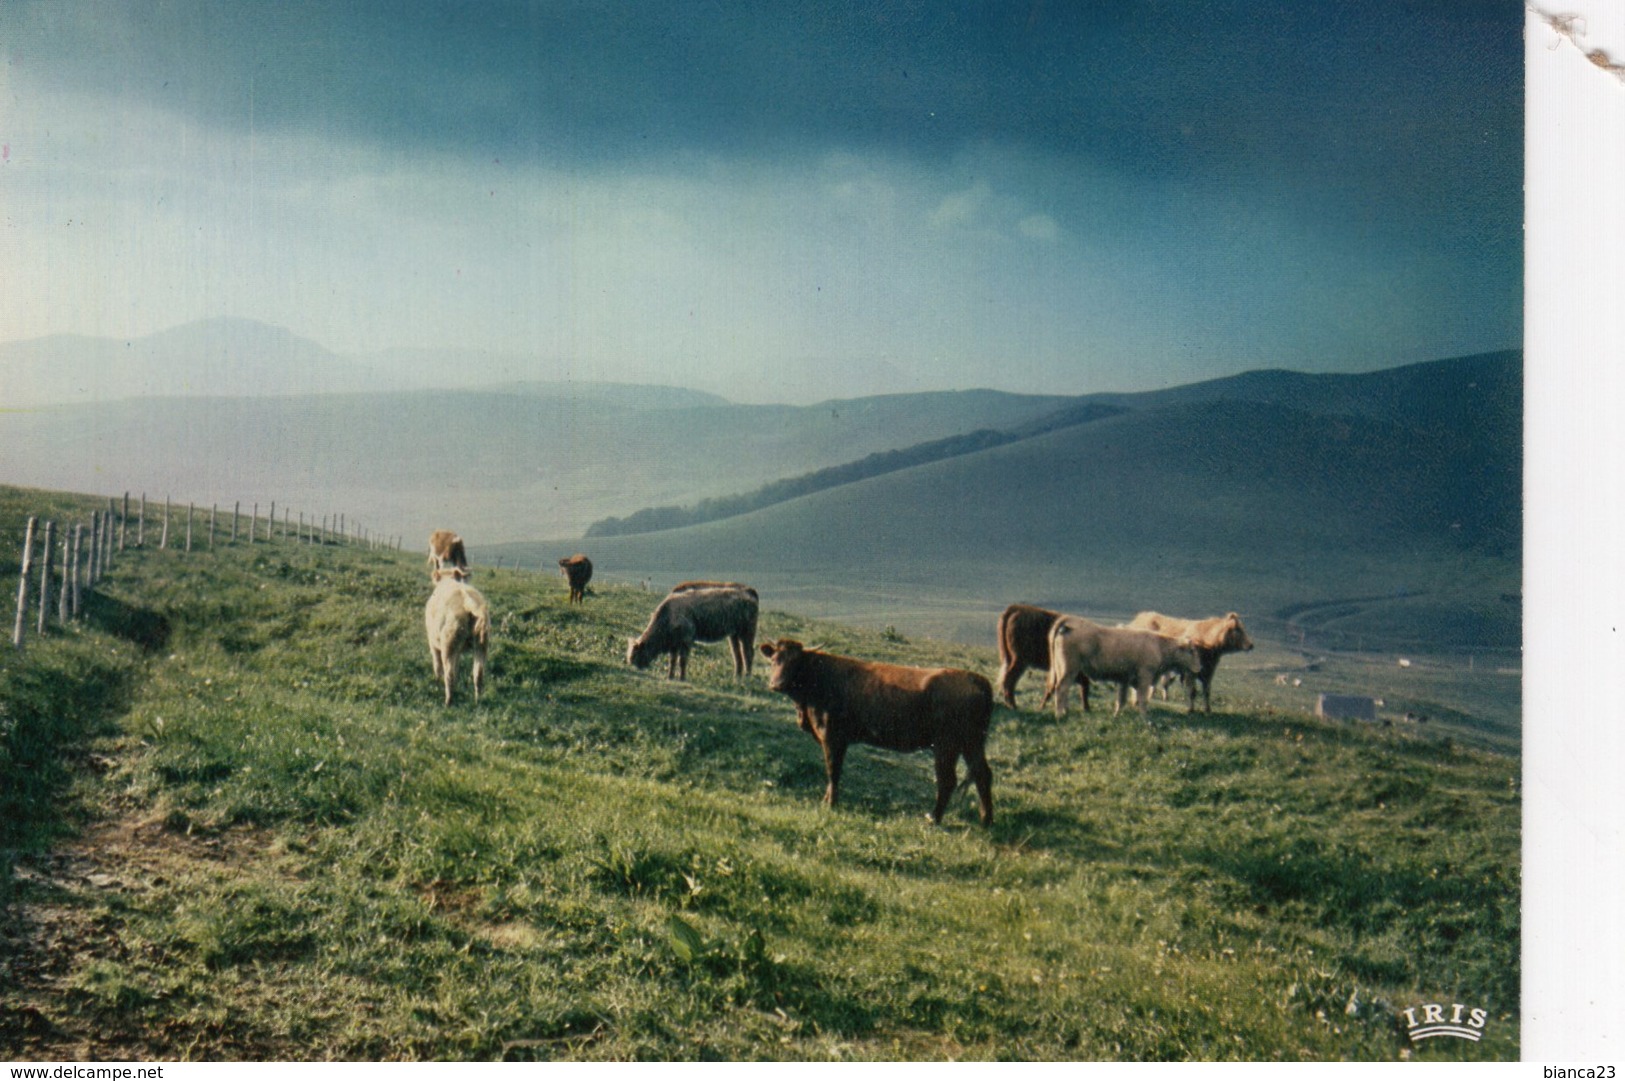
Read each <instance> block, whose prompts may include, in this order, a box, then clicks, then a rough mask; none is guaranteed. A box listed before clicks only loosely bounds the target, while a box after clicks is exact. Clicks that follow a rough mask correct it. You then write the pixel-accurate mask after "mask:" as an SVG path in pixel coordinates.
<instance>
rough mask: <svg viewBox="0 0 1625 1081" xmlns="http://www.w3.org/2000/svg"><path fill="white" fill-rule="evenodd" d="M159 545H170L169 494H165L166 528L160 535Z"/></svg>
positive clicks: (162, 546)
mask: <svg viewBox="0 0 1625 1081" xmlns="http://www.w3.org/2000/svg"><path fill="white" fill-rule="evenodd" d="M158 547H159V548H160V549H163V548H168V547H169V497H168V496H167V495H166V496H164V528H163V531H162V532H161V533H159V535H158Z"/></svg>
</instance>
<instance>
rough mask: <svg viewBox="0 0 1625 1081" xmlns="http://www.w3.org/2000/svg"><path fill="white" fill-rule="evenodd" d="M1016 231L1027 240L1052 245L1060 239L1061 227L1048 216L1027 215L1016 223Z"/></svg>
mask: <svg viewBox="0 0 1625 1081" xmlns="http://www.w3.org/2000/svg"><path fill="white" fill-rule="evenodd" d="M1016 231H1017V232H1019V233H1020V234H1021V235H1022V236H1024V237H1026V238H1027V239H1028V240H1039V241H1043V242H1044V243H1046V244H1053V243H1055V241H1057V240H1059V239H1060V237H1061V227H1060V226H1059V225H1057V224H1056V223H1055V219H1054V218H1052V217H1050V216H1049V215H1048V214H1029V215H1027V216H1026V217H1025V218H1022V219H1021V220H1020V221H1018V222H1016Z"/></svg>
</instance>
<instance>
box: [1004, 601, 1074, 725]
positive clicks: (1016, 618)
mask: <svg viewBox="0 0 1625 1081" xmlns="http://www.w3.org/2000/svg"><path fill="white" fill-rule="evenodd" d="M1060 618H1061V613H1059V612H1052V611H1050V610H1049V609H1048V608H1035V607H1033V606H1032V605H1030V604H1012V605H1011V606H1010V607H1008V608H1006V609H1005V610H1004V611H1003V612H1002V613H1000V615H999V626H998V634H999V692H1000V693H1001V694H1002V695H1003V696H1004V704H1005V705H1007V706H1009V707H1010V708H1011V709H1015V708H1016V681H1017V680H1018V679H1020V678H1021V675H1022V673H1023V672H1025V671H1027V669H1029V668H1037V669H1039V670H1040V671H1043V672H1048V671H1049V632H1050V629H1051V628H1052V627H1054V626H1055V621H1056V620H1057V619H1060ZM1078 694H1079V695H1080V696H1081V697H1082V698H1083V711H1084V712H1085V713H1088V712H1089V680H1088V679H1087V678H1083V679H1080V680H1078ZM1046 701H1048V700H1047V699H1046ZM1040 706H1041V707H1042V703H1041V704H1040Z"/></svg>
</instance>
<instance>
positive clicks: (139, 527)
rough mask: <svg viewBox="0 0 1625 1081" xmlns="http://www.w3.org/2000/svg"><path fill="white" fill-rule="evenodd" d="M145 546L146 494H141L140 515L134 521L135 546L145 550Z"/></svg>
mask: <svg viewBox="0 0 1625 1081" xmlns="http://www.w3.org/2000/svg"><path fill="white" fill-rule="evenodd" d="M146 545H147V493H146V492H142V493H141V514H140V517H138V518H137V519H136V520H135V546H136V547H137V548H145V547H146Z"/></svg>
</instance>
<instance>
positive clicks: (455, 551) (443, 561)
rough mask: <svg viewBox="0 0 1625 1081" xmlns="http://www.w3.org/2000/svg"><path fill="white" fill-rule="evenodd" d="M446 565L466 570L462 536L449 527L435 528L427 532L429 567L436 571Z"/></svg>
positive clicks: (465, 554)
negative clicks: (431, 531)
mask: <svg viewBox="0 0 1625 1081" xmlns="http://www.w3.org/2000/svg"><path fill="white" fill-rule="evenodd" d="M447 567H455V568H456V569H457V570H460V571H465V572H466V571H467V570H468V553H467V552H465V551H463V538H461V537H459V536H458V535H457V534H455V533H453V532H452V531H451V530H449V529H437V530H435V531H434V532H433V533H430V534H429V569H430V570H431V571H437V570H444V569H445V568H447ZM465 576H466V575H465ZM437 580H438V579H437Z"/></svg>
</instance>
